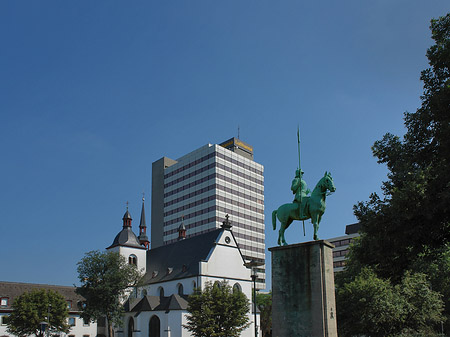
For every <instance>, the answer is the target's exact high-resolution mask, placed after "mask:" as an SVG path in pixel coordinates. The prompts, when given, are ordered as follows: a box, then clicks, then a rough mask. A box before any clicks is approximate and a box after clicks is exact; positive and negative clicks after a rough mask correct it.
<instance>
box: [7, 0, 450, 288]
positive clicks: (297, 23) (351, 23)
mask: <svg viewBox="0 0 450 337" xmlns="http://www.w3.org/2000/svg"><path fill="white" fill-rule="evenodd" d="M449 10H450V3H449V2H448V0H423V1H419V0H414V1H411V0H408V1H407V0H400V1H392V0H380V1H361V0H349V1H331V0H323V1H298V0H295V1H287V0H286V1H267V0H260V1H247V0H244V1H243V0H239V1H237V0H236V1H233V0H227V1H219V0H208V1H207V0H202V1H199V0H189V1H186V0H185V1H178V0H169V1H140V0H135V1H126V2H125V1H101V0H96V1H59V0H58V1H56V0H55V1H13V0H9V1H8V0H3V1H0V114H1V123H0V140H1V142H0V146H1V160H0V210H1V220H0V221H1V234H0V242H1V243H0V256H1V257H2V263H1V268H0V270H1V271H0V280H3V281H18V282H36V283H50V284H62V285H71V284H73V283H76V282H77V279H76V275H77V274H76V263H77V261H79V260H80V259H81V258H82V257H83V255H84V253H85V252H87V251H90V250H95V249H104V248H105V247H107V246H108V245H110V244H111V243H112V240H113V238H114V236H115V235H116V234H117V233H118V231H119V230H120V229H121V226H122V220H121V218H122V215H123V213H124V212H125V202H126V201H127V200H128V201H129V202H130V212H131V214H132V216H133V217H134V225H135V227H134V228H135V229H136V228H137V225H138V222H139V213H140V207H141V193H142V192H143V191H145V193H146V195H147V200H146V207H147V208H146V211H147V223H148V224H150V189H151V163H152V162H153V161H155V160H157V159H159V158H161V157H162V156H168V157H170V158H174V159H175V158H177V157H179V156H181V155H183V154H186V153H187V152H190V151H192V150H194V149H196V148H198V147H200V146H202V145H204V144H207V143H219V142H222V141H224V140H226V139H228V138H230V137H233V136H237V130H238V126H239V127H240V136H241V137H240V138H241V139H242V140H244V141H245V142H247V143H249V144H251V145H253V146H254V153H255V160H256V161H257V162H259V163H261V164H263V165H264V166H265V200H266V204H265V207H266V214H265V216H266V227H267V228H266V246H267V247H271V246H274V245H276V238H277V236H276V232H274V231H272V229H271V212H272V210H273V209H275V208H277V207H278V206H279V205H281V204H283V203H286V202H290V201H291V200H292V194H291V192H290V189H289V187H290V183H291V179H292V178H293V174H294V171H295V169H296V167H297V160H298V159H297V143H296V129H297V124H300V128H301V140H302V168H303V170H304V171H305V180H306V182H307V183H308V185H309V187H311V188H313V187H314V185H315V184H316V182H317V181H318V180H319V178H320V177H321V176H322V175H323V174H324V172H325V171H327V170H328V171H331V172H332V174H333V178H334V181H335V185H336V187H337V191H336V193H334V194H333V195H332V196H330V197H329V199H328V200H327V201H328V205H327V207H328V208H327V211H326V213H325V215H324V218H323V220H322V224H321V228H320V231H319V235H320V237H321V238H330V237H334V236H340V235H343V234H344V230H345V225H347V224H350V223H354V222H355V220H356V219H355V217H354V215H353V210H352V207H353V205H354V204H355V203H356V202H358V201H360V200H367V199H368V197H369V195H370V193H371V192H374V191H379V187H380V184H381V182H382V181H383V180H384V179H386V169H385V168H384V167H383V166H382V165H378V164H377V163H376V160H375V159H374V158H373V157H372V154H371V150H370V146H371V145H372V144H373V142H374V141H375V140H377V139H380V138H381V137H382V135H383V134H384V133H386V132H392V133H395V134H398V135H402V134H403V133H404V128H403V120H402V117H403V112H405V111H415V110H416V108H417V107H418V106H419V105H420V99H419V96H420V94H421V93H422V83H421V82H420V81H419V76H420V71H421V70H422V69H424V68H426V67H427V59H426V57H425V52H426V49H427V48H428V47H429V46H430V45H431V44H432V40H431V38H430V32H429V28H428V27H429V21H430V19H431V18H433V17H434V18H437V17H438V16H441V15H445V14H446V13H447V12H448V11H449ZM306 229H307V236H306V237H303V235H302V233H301V230H300V224H299V223H297V224H295V225H293V228H292V229H289V230H288V232H287V240H288V242H289V243H295V242H301V241H307V240H310V239H311V237H312V226H311V225H310V223H309V222H308V223H307V227H306ZM267 258H268V261H270V253H268V254H267ZM269 272H270V270H269ZM268 278H270V273H269V275H268Z"/></svg>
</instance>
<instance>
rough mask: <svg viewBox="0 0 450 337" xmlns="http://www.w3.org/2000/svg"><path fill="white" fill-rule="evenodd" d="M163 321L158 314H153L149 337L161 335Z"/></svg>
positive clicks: (149, 325)
mask: <svg viewBox="0 0 450 337" xmlns="http://www.w3.org/2000/svg"><path fill="white" fill-rule="evenodd" d="M160 327H161V322H160V320H159V318H158V316H156V315H153V316H152V318H150V322H149V323H148V337H160V336H161V334H160V329H161V328H160Z"/></svg>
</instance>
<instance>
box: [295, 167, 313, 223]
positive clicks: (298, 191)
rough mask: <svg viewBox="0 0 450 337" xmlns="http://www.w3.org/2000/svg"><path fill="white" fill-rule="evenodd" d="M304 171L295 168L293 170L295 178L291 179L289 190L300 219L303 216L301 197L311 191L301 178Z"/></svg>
mask: <svg viewBox="0 0 450 337" xmlns="http://www.w3.org/2000/svg"><path fill="white" fill-rule="evenodd" d="M303 174H304V172H303V171H302V170H299V169H297V170H296V171H295V178H294V179H293V180H292V184H291V190H292V193H293V194H294V195H295V196H294V202H295V203H298V204H299V205H298V208H299V216H300V219H302V218H303V208H302V199H303V198H305V197H306V196H307V195H308V194H309V193H310V192H311V191H310V190H309V189H308V186H307V185H306V182H305V181H304V180H303Z"/></svg>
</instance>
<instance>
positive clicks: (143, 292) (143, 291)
mask: <svg viewBox="0 0 450 337" xmlns="http://www.w3.org/2000/svg"><path fill="white" fill-rule="evenodd" d="M141 295H142V298H144V297H145V296H147V290H146V289H143V290H142V292H141Z"/></svg>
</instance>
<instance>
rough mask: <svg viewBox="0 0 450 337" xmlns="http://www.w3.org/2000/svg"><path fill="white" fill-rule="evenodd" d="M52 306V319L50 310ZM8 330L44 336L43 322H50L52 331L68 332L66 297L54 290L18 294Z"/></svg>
mask: <svg viewBox="0 0 450 337" xmlns="http://www.w3.org/2000/svg"><path fill="white" fill-rule="evenodd" d="M49 306H50V320H49V319H48V312H49ZM12 309H13V311H12V312H11V315H10V316H9V319H8V326H7V330H8V332H10V333H11V334H14V335H16V336H29V335H36V336H39V337H43V332H42V331H41V324H40V323H41V322H44V321H45V322H50V326H49V329H50V331H54V332H57V331H62V332H68V331H69V329H70V327H69V325H68V324H67V317H68V315H69V312H68V309H67V302H66V300H65V299H64V297H63V296H62V295H61V294H59V293H57V292H55V291H52V290H45V289H35V290H32V291H30V292H26V293H23V294H22V295H20V296H18V297H17V298H16V299H15V300H14V303H13V305H12Z"/></svg>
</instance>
